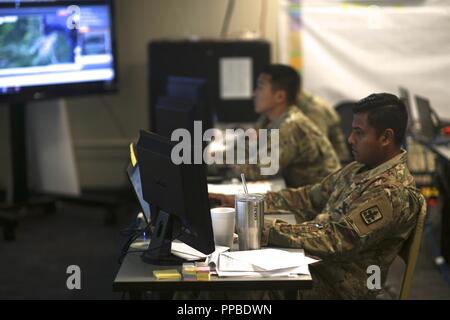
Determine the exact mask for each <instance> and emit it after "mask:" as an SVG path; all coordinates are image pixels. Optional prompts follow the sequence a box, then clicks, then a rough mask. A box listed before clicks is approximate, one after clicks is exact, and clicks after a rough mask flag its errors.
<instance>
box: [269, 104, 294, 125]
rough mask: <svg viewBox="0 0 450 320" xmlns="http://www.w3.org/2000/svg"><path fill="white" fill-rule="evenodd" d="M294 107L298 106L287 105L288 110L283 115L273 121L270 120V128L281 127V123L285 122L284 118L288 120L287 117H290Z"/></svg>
mask: <svg viewBox="0 0 450 320" xmlns="http://www.w3.org/2000/svg"><path fill="white" fill-rule="evenodd" d="M294 108H297V107H296V106H295V105H292V106H289V107H287V108H286V111H285V112H284V113H283V114H282V115H281V116H279V117H278V118H277V119H276V120H273V121H270V122H269V124H268V127H269V128H270V129H279V128H280V124H281V123H283V122H284V120H286V118H287V117H289V115H290V114H291V112H292V111H293V110H294Z"/></svg>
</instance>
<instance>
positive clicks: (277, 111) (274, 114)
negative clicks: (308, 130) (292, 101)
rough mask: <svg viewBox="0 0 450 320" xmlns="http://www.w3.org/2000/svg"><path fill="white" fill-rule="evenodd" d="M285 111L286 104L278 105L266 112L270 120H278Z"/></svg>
mask: <svg viewBox="0 0 450 320" xmlns="http://www.w3.org/2000/svg"><path fill="white" fill-rule="evenodd" d="M286 111H287V106H286V105H279V106H276V107H275V108H273V109H271V110H269V111H268V112H267V113H266V117H267V119H269V120H270V121H276V120H278V119H279V118H280V117H281V116H282V115H283V114H284V113H285V112H286Z"/></svg>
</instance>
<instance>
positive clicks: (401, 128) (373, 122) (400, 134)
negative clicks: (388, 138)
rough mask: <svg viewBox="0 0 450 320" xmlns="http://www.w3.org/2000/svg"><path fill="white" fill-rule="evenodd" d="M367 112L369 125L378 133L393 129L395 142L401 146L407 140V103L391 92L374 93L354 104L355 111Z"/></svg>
mask: <svg viewBox="0 0 450 320" xmlns="http://www.w3.org/2000/svg"><path fill="white" fill-rule="evenodd" d="M360 112H367V113H368V115H367V120H368V122H369V125H370V126H372V127H373V128H375V131H376V132H377V134H378V135H379V134H381V133H382V132H384V130H386V129H389V128H390V129H392V130H393V131H394V134H395V143H396V144H397V145H398V146H401V145H402V144H403V143H404V142H405V134H406V127H407V123H408V112H407V110H406V107H405V104H404V103H403V101H402V100H400V99H399V98H398V97H397V96H395V95H393V94H390V93H374V94H371V95H369V96H367V97H365V98H364V99H361V100H359V101H358V102H356V103H355V104H354V106H353V113H360Z"/></svg>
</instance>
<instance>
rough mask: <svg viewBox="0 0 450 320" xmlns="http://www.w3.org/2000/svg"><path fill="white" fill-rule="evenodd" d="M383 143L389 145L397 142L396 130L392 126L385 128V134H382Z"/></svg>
mask: <svg viewBox="0 0 450 320" xmlns="http://www.w3.org/2000/svg"><path fill="white" fill-rule="evenodd" d="M381 144H382V145H383V146H387V145H389V144H395V133H394V130H392V129H391V128H388V129H386V130H384V132H383V134H382V135H381Z"/></svg>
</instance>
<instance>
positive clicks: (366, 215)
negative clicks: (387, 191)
mask: <svg viewBox="0 0 450 320" xmlns="http://www.w3.org/2000/svg"><path fill="white" fill-rule="evenodd" d="M360 215H361V218H362V219H363V221H364V222H365V223H366V224H367V225H369V224H372V223H375V222H377V221H378V220H381V219H383V215H382V214H381V211H380V208H378V206H373V207H370V208H368V209H365V210H363V211H361V213H360Z"/></svg>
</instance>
